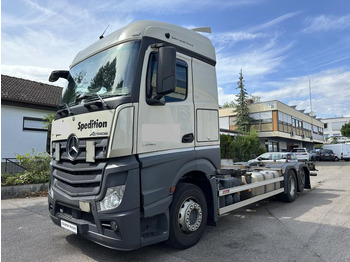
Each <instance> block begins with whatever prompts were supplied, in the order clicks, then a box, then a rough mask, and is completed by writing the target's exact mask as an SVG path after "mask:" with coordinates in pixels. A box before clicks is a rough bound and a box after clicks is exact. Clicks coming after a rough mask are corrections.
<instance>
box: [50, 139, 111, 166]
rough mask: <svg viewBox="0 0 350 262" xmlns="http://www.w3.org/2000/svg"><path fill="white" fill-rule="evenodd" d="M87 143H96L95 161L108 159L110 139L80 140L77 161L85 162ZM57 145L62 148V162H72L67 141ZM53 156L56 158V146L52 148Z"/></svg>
mask: <svg viewBox="0 0 350 262" xmlns="http://www.w3.org/2000/svg"><path fill="white" fill-rule="evenodd" d="M86 141H94V142H95V159H96V160H99V159H106V157H107V145H108V139H107V138H101V139H93V140H92V139H80V140H79V152H78V156H77V158H76V159H75V161H85V159H86ZM55 144H59V148H60V153H59V155H60V160H66V161H70V159H69V156H68V153H67V141H59V142H55ZM52 155H53V156H56V146H54V147H52Z"/></svg>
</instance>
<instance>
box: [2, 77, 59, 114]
mask: <svg viewBox="0 0 350 262" xmlns="http://www.w3.org/2000/svg"><path fill="white" fill-rule="evenodd" d="M61 94H62V87H59V86H53V85H48V84H44V83H39V82H35V81H31V80H26V79H22V78H17V77H13V76H7V75H1V100H7V101H13V102H23V103H28V104H34V105H42V106H49V107H57V106H58V105H59V103H60V100H61Z"/></svg>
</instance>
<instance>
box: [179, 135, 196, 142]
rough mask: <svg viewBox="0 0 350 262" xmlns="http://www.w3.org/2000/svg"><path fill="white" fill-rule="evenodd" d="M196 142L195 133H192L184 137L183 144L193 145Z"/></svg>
mask: <svg viewBox="0 0 350 262" xmlns="http://www.w3.org/2000/svg"><path fill="white" fill-rule="evenodd" d="M193 140H194V135H193V133H190V134H186V135H184V136H183V137H182V140H181V142H182V143H192V142H193Z"/></svg>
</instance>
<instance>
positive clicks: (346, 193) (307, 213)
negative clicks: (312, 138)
mask: <svg viewBox="0 0 350 262" xmlns="http://www.w3.org/2000/svg"><path fill="white" fill-rule="evenodd" d="M316 167H317V169H319V171H318V176H317V177H311V183H312V187H313V188H312V189H311V190H305V191H304V192H303V193H301V194H299V195H298V198H297V199H296V200H295V202H293V203H284V202H279V201H277V200H265V201H261V202H259V203H257V204H253V205H251V206H248V207H245V208H241V209H239V210H236V211H234V212H232V213H230V214H228V215H225V216H223V217H220V219H219V222H218V225H217V226H216V227H212V226H207V228H206V232H205V233H204V236H203V238H202V239H201V241H200V242H199V243H198V244H197V245H195V246H194V247H192V248H189V249H187V250H175V249H172V248H170V247H168V246H166V245H165V244H162V243H160V244H157V245H152V246H149V247H145V248H142V249H139V250H135V251H129V252H121V251H116V250H111V249H108V248H105V247H102V246H99V245H97V244H95V243H92V242H90V241H88V240H85V239H84V238H81V237H79V236H77V235H74V234H71V233H70V232H69V231H66V230H65V229H63V228H60V227H57V226H56V225H54V224H53V223H52V221H51V219H50V217H49V213H48V208H47V199H46V198H44V197H38V198H25V199H10V200H2V201H1V220H2V221H1V259H2V261H170V260H171V261H173V262H175V261H201V262H202V261H216V262H219V261H308V262H309V261H350V163H349V162H321V163H317V166H316Z"/></svg>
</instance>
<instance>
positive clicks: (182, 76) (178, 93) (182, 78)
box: [146, 52, 188, 103]
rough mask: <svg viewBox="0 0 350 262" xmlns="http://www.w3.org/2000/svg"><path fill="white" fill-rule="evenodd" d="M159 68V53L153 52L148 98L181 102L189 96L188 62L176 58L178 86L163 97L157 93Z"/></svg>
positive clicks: (148, 77) (149, 71) (149, 67)
mask: <svg viewBox="0 0 350 262" xmlns="http://www.w3.org/2000/svg"><path fill="white" fill-rule="evenodd" d="M157 68H158V53H156V52H153V53H151V55H150V59H149V63H148V72H147V80H146V81H147V85H146V87H147V88H146V97H147V98H148V99H158V100H161V101H163V102H166V103H169V102H181V101H184V100H185V99H186V97H187V90H188V83H187V82H188V81H187V79H188V77H187V71H188V70H187V69H188V66H187V63H186V62H184V61H182V60H180V59H176V87H175V91H174V92H172V93H170V94H167V95H165V96H163V97H160V96H158V95H157V92H156V90H157V86H156V85H157Z"/></svg>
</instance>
